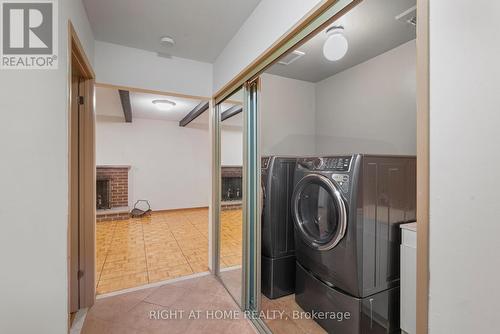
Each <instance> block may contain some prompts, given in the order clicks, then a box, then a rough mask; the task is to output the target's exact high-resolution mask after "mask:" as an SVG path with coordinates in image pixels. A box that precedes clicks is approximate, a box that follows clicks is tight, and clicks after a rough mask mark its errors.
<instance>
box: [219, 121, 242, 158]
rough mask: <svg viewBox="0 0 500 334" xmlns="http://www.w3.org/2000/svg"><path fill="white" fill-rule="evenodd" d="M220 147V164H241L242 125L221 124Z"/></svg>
mask: <svg viewBox="0 0 500 334" xmlns="http://www.w3.org/2000/svg"><path fill="white" fill-rule="evenodd" d="M235 117H236V116H235ZM220 147H221V152H220V155H221V165H222V166H243V127H242V126H239V127H238V126H223V128H222V131H221V143H220Z"/></svg>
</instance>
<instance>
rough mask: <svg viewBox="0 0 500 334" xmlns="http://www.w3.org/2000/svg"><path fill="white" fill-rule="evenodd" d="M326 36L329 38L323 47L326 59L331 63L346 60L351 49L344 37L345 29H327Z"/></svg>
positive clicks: (340, 27) (339, 27)
mask: <svg viewBox="0 0 500 334" xmlns="http://www.w3.org/2000/svg"><path fill="white" fill-rule="evenodd" d="M326 35H327V36H328V38H327V39H326V41H325V44H324V45H323V55H324V56H325V58H326V59H328V60H329V61H337V60H340V59H342V58H344V56H345V55H346V53H347V50H348V49H349V43H348V42H347V39H346V38H345V36H344V27H342V26H333V27H330V28H328V29H326Z"/></svg>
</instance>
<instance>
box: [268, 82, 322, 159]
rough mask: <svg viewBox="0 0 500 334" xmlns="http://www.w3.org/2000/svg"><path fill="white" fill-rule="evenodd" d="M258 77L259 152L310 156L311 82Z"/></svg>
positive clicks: (312, 133)
mask: <svg viewBox="0 0 500 334" xmlns="http://www.w3.org/2000/svg"><path fill="white" fill-rule="evenodd" d="M261 79H262V81H261V85H262V89H261V92H262V94H261V96H260V108H261V110H262V113H261V115H260V124H261V136H260V140H261V143H260V144H261V154H262V155H313V154H314V152H315V108H316V103H315V84H314V83H311V82H306V81H300V80H294V79H288V78H284V77H280V76H277V75H271V74H264V75H262V77H261Z"/></svg>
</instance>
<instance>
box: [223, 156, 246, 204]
mask: <svg viewBox="0 0 500 334" xmlns="http://www.w3.org/2000/svg"><path fill="white" fill-rule="evenodd" d="M242 197H243V168H242V167H241V166H223V167H222V168H221V199H222V206H223V208H229V207H231V208H237V207H241V200H242Z"/></svg>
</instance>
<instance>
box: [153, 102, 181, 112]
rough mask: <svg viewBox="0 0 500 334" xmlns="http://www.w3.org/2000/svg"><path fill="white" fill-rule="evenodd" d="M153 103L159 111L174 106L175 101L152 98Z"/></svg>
mask: <svg viewBox="0 0 500 334" xmlns="http://www.w3.org/2000/svg"><path fill="white" fill-rule="evenodd" d="M153 104H154V105H155V106H156V108H158V110H161V111H167V110H170V109H172V108H173V107H175V106H176V103H175V102H173V101H169V100H153Z"/></svg>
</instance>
